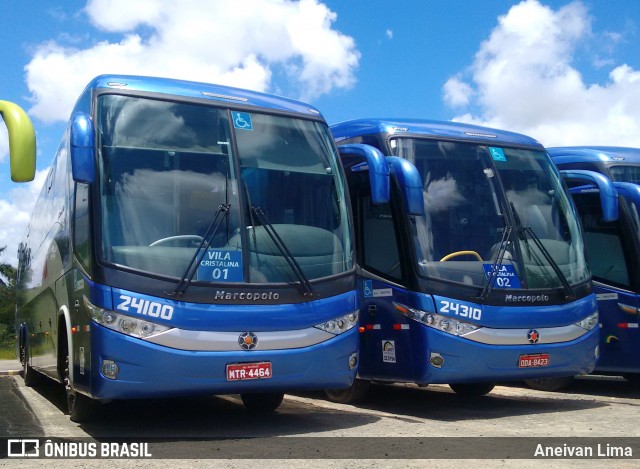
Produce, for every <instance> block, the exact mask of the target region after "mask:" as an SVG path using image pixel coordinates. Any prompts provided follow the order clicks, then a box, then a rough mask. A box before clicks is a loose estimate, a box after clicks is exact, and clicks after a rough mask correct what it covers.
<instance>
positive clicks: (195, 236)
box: [149, 235, 203, 246]
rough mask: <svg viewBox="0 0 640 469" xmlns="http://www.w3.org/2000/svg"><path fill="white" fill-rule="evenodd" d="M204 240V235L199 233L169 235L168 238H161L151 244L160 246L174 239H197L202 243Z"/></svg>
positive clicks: (179, 240) (183, 240)
mask: <svg viewBox="0 0 640 469" xmlns="http://www.w3.org/2000/svg"><path fill="white" fill-rule="evenodd" d="M202 240H203V238H202V236H198V235H177V236H169V237H168V238H162V239H159V240H157V241H154V242H153V243H151V244H150V245H149V246H160V245H162V244H167V243H171V242H174V241H178V242H181V241H182V242H185V241H197V242H198V243H201V242H202Z"/></svg>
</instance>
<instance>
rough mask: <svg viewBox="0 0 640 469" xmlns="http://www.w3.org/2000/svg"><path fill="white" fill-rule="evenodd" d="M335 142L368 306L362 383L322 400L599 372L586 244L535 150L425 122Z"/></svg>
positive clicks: (344, 129) (366, 126) (353, 129)
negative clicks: (402, 388)
mask: <svg viewBox="0 0 640 469" xmlns="http://www.w3.org/2000/svg"><path fill="white" fill-rule="evenodd" d="M331 132H332V134H333V136H334V139H335V141H336V143H337V144H338V149H339V151H340V154H341V159H342V163H343V166H344V169H345V172H346V175H347V183H348V186H349V192H350V196H351V202H352V211H353V217H354V223H355V227H356V246H357V248H356V263H357V264H358V268H359V275H360V276H359V280H358V288H359V291H360V295H361V300H362V302H361V308H360V327H359V331H360V364H359V369H358V376H357V378H356V380H355V382H354V385H353V386H351V387H350V388H348V389H346V390H343V389H337V390H333V389H330V390H327V392H326V393H327V395H328V397H329V399H332V400H335V401H339V402H353V401H357V400H358V399H360V398H362V397H363V396H364V395H365V394H366V391H367V387H368V386H369V383H371V382H372V381H373V382H387V383H389V382H405V383H417V384H419V385H425V384H429V383H442V384H449V385H450V387H451V388H452V389H453V390H454V391H455V392H457V393H459V394H462V395H471V396H474V395H475V396H480V395H484V394H486V393H488V392H490V391H491V389H492V388H493V387H494V383H495V382H497V381H505V380H529V381H535V380H539V379H543V378H548V377H556V376H568V375H575V374H580V373H588V372H590V371H591V370H593V368H594V366H595V362H596V358H597V355H598V328H597V324H598V311H597V304H596V298H595V295H594V294H593V292H592V287H591V274H590V271H589V269H588V267H587V264H586V260H585V257H584V246H583V238H582V234H581V232H580V227H579V223H578V220H577V218H576V214H575V211H574V207H573V205H572V204H571V202H570V198H569V197H568V194H567V193H566V191H565V190H564V189H563V185H562V181H561V178H560V176H559V174H558V170H557V169H556V168H555V167H554V165H553V163H552V162H551V160H550V158H549V156H548V155H547V154H546V152H545V149H544V148H543V147H542V145H541V144H540V143H538V142H537V141H535V140H533V139H531V138H529V137H526V136H523V135H519V134H515V133H510V132H505V131H499V130H495V129H488V128H483V127H478V126H472V125H464V124H458V123H452V122H437V121H428V120H403V119H363V120H353V121H348V122H343V123H339V124H336V125H333V126H331ZM596 181H597V183H598V184H602V185H606V182H603V181H602V180H600V179H597V178H596ZM603 210H606V211H607V213H609V212H611V211H612V210H613V208H612V201H611V200H608V199H607V200H606V201H605V207H604V208H603ZM608 216H609V215H608Z"/></svg>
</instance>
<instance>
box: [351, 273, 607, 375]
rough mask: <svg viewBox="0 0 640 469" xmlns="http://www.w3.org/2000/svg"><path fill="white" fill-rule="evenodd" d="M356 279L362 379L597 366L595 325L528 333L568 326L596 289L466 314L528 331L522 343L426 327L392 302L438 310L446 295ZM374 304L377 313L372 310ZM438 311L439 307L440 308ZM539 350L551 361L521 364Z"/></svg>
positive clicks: (583, 313)
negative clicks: (542, 335)
mask: <svg viewBox="0 0 640 469" xmlns="http://www.w3.org/2000/svg"><path fill="white" fill-rule="evenodd" d="M359 283H360V284H361V285H360V286H361V288H363V297H364V298H363V303H362V308H361V313H360V325H361V326H362V327H364V329H365V330H364V332H363V333H362V334H361V337H360V368H359V371H358V374H359V376H360V377H362V378H365V379H372V380H383V381H402V382H414V383H459V382H482V381H484V382H487V381H507V380H522V379H536V378H549V377H555V376H570V375H577V374H583V373H588V372H590V371H592V370H593V368H594V366H595V363H596V348H597V346H598V337H599V334H598V329H597V328H594V329H592V330H591V331H589V332H587V333H585V334H584V335H582V336H581V337H579V338H577V339H575V340H570V341H567V342H560V343H551V344H538V343H536V344H529V343H528V342H527V340H526V337H527V331H528V330H530V329H531V330H543V329H544V328H549V327H558V326H566V325H571V324H574V323H575V322H577V321H579V320H581V319H584V318H585V317H587V316H589V315H590V314H591V313H593V312H594V311H595V308H596V302H595V295H589V296H587V297H586V298H583V299H581V300H578V301H575V302H573V303H571V304H567V305H562V306H560V305H558V306H544V307H538V306H536V307H499V306H486V305H475V306H476V307H478V308H480V309H481V311H482V315H481V319H480V320H467V319H465V321H467V322H470V323H475V324H478V325H482V326H484V327H490V328H494V329H501V328H502V329H505V330H507V329H518V330H522V331H523V337H522V338H523V340H522V342H523V343H522V344H517V345H496V344H484V343H480V342H476V341H471V340H469V339H465V338H463V337H457V336H454V335H451V334H448V333H445V332H442V331H440V330H437V329H434V328H431V327H428V326H426V325H424V324H422V323H419V322H417V321H414V320H412V319H409V318H407V317H405V316H404V315H403V314H402V313H400V312H399V311H397V310H396V308H395V307H394V305H393V303H394V302H395V303H400V304H401V305H404V306H408V307H410V308H415V309H419V310H422V311H427V312H436V311H435V310H436V305H437V304H438V302H439V301H441V300H444V299H445V298H442V297H433V296H431V295H428V294H423V293H416V292H412V291H408V290H405V289H403V288H399V287H396V286H395V285H389V284H387V283H386V282H382V281H377V280H374V279H372V280H364V281H361V282H359ZM365 290H366V291H365ZM450 301H452V302H456V303H464V302H460V301H457V300H450ZM373 306H375V315H373V316H372V315H371V313H370V312H371V309H372V307H373ZM438 313H439V314H441V311H440V309H439V308H438ZM451 316H452V318H453V319H456V318H455V316H453V315H451ZM457 319H459V318H457ZM385 347H386V348H387V349H388V350H385ZM432 353H436V354H438V355H440V356H441V357H442V358H443V359H444V364H443V366H442V367H440V368H438V367H435V366H433V365H431V364H429V357H430V356H431V354H432ZM536 354H548V356H549V365H548V366H541V367H531V368H519V367H518V364H519V357H520V356H521V355H536Z"/></svg>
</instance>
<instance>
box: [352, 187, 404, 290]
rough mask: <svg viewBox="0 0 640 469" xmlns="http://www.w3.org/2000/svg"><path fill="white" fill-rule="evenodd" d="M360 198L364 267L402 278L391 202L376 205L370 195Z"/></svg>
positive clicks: (396, 278)
mask: <svg viewBox="0 0 640 469" xmlns="http://www.w3.org/2000/svg"><path fill="white" fill-rule="evenodd" d="M360 200H361V210H362V213H361V215H360V216H361V219H362V234H361V236H362V244H363V251H362V252H363V254H364V259H363V263H362V265H363V267H365V268H366V269H369V270H371V271H373V272H376V273H378V274H380V275H382V276H384V277H390V278H392V279H395V280H399V279H401V278H402V271H401V269H400V255H399V253H398V241H397V237H396V231H395V226H394V221H393V215H392V212H391V206H390V204H388V203H387V204H379V205H374V204H372V203H371V197H370V196H365V197H362V198H361V199H360Z"/></svg>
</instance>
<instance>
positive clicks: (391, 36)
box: [384, 29, 393, 39]
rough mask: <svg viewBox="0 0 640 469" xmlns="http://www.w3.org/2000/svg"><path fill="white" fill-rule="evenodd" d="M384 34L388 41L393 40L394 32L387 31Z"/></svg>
mask: <svg viewBox="0 0 640 469" xmlns="http://www.w3.org/2000/svg"><path fill="white" fill-rule="evenodd" d="M384 34H385V36H387V39H393V30H391V29H387V30H386V31H385V32H384Z"/></svg>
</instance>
